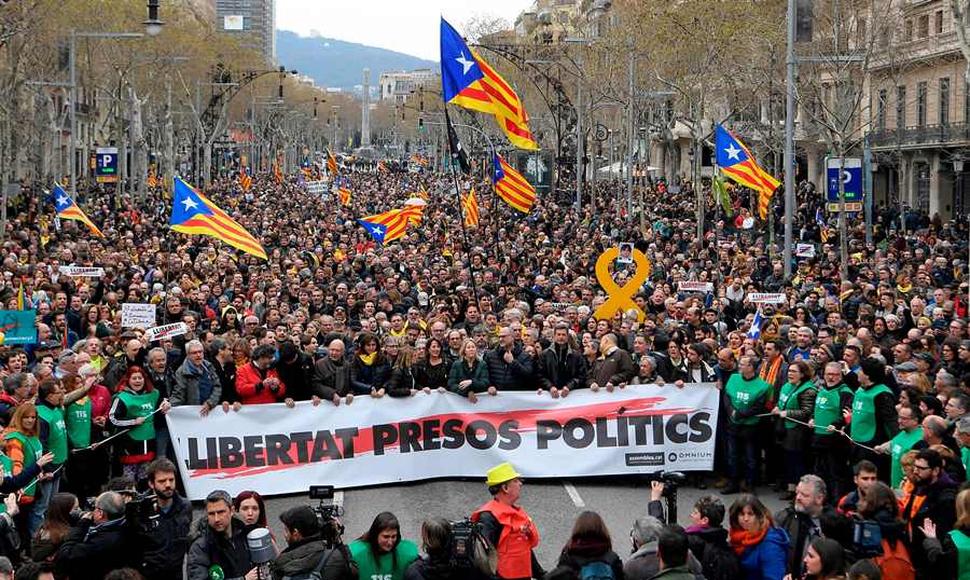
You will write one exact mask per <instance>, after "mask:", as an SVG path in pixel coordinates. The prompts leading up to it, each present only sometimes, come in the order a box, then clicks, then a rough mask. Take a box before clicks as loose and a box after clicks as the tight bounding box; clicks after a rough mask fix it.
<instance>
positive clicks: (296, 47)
mask: <svg viewBox="0 0 970 580" xmlns="http://www.w3.org/2000/svg"><path fill="white" fill-rule="evenodd" d="M276 58H277V60H278V61H279V63H280V64H281V65H285V66H286V68H288V69H296V70H298V71H299V72H300V74H305V75H308V76H309V77H311V78H312V79H313V80H314V82H316V83H317V85H319V86H322V87H327V88H340V89H343V90H345V91H349V90H351V89H353V87H354V85H359V84H361V80H362V76H361V75H362V74H363V73H362V71H363V69H365V68H369V69H370V84H371V87H377V85H378V80H379V78H380V75H381V73H382V72H391V71H400V70H414V69H418V68H437V66H438V63H436V62H432V61H430V60H424V59H420V58H418V57H416V56H411V55H408V54H403V53H400V52H394V51H393V50H387V49H384V48H377V47H374V46H366V45H363V44H356V43H353V42H344V41H343V40H335V39H333V38H324V37H322V36H312V37H305V36H300V35H298V34H296V33H295V32H290V31H288V30H277V31H276Z"/></svg>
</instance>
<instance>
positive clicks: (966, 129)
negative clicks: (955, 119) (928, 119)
mask: <svg viewBox="0 0 970 580" xmlns="http://www.w3.org/2000/svg"><path fill="white" fill-rule="evenodd" d="M967 141H970V125H967V124H966V123H949V124H946V125H922V126H920V125H915V126H910V127H905V128H902V129H877V130H875V131H873V132H871V133H870V134H869V143H870V144H871V145H872V147H892V146H896V145H900V146H902V147H908V148H912V147H913V146H918V145H950V144H957V143H966V142H967Z"/></svg>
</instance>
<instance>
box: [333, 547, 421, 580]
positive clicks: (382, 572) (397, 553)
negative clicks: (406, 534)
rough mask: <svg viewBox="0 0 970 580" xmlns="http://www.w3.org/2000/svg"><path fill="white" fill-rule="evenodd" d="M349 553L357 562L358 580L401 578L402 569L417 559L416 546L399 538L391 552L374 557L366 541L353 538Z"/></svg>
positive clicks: (402, 574)
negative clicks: (399, 540)
mask: <svg viewBox="0 0 970 580" xmlns="http://www.w3.org/2000/svg"><path fill="white" fill-rule="evenodd" d="M350 555H351V556H352V557H353V559H354V562H357V569H358V571H359V572H358V576H357V577H358V578H359V580H403V578H404V571H405V570H406V569H407V567H408V566H409V565H410V564H411V562H414V561H415V560H417V559H418V546H417V544H415V543H414V542H412V541H410V540H401V542H400V543H399V544H398V545H397V548H395V549H394V553H393V554H392V553H390V552H388V553H387V554H383V555H381V556H380V557H379V558H376V559H375V558H374V554H373V552H371V549H370V545H369V544H368V543H367V542H365V541H364V540H354V541H353V542H351V543H350ZM395 559H396V560H397V562H396V564H395Z"/></svg>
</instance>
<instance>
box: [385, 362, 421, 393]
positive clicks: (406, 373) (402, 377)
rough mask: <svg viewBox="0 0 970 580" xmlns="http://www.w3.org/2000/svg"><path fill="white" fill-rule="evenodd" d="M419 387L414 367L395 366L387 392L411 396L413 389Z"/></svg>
mask: <svg viewBox="0 0 970 580" xmlns="http://www.w3.org/2000/svg"><path fill="white" fill-rule="evenodd" d="M417 388H418V379H417V377H416V376H415V373H414V367H407V368H404V367H398V366H396V367H394V369H393V370H391V380H390V381H388V383H387V394H388V395H390V396H392V397H410V396H411V389H417Z"/></svg>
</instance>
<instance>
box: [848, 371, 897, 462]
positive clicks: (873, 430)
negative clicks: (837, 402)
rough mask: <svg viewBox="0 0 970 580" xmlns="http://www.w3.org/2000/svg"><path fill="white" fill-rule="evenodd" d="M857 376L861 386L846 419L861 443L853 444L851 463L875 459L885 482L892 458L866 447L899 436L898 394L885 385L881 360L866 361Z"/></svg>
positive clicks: (855, 439)
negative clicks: (897, 423) (897, 434)
mask: <svg viewBox="0 0 970 580" xmlns="http://www.w3.org/2000/svg"><path fill="white" fill-rule="evenodd" d="M856 375H857V376H858V377H859V388H858V389H856V392H855V395H854V396H853V397H852V410H851V411H849V412H848V413H847V418H848V419H849V421H848V423H849V437H851V438H852V440H853V441H855V442H856V443H859V444H860V445H861V446H860V445H853V446H852V462H853V463H858V462H859V461H862V460H863V459H868V460H869V461H872V462H873V463H875V464H876V465H877V466H878V467H879V477H880V478H881V479H882V480H883V481H886V480H888V479H889V458H887V457H885V456H883V455H879V454H877V453H874V452H872V451H870V450H868V449H866V447H875V446H876V445H878V444H880V443H885V442H886V441H889V440H890V439H892V438H893V437H894V436H895V435H896V431H897V430H898V427H897V426H896V397H895V396H894V395H893V392H892V390H890V389H889V387H887V386H886V365H885V363H883V362H882V361H879V360H876V359H874V358H867V359H865V360H863V361H862V362H861V363H860V365H859V370H857V371H856ZM863 446H864V447H863Z"/></svg>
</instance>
